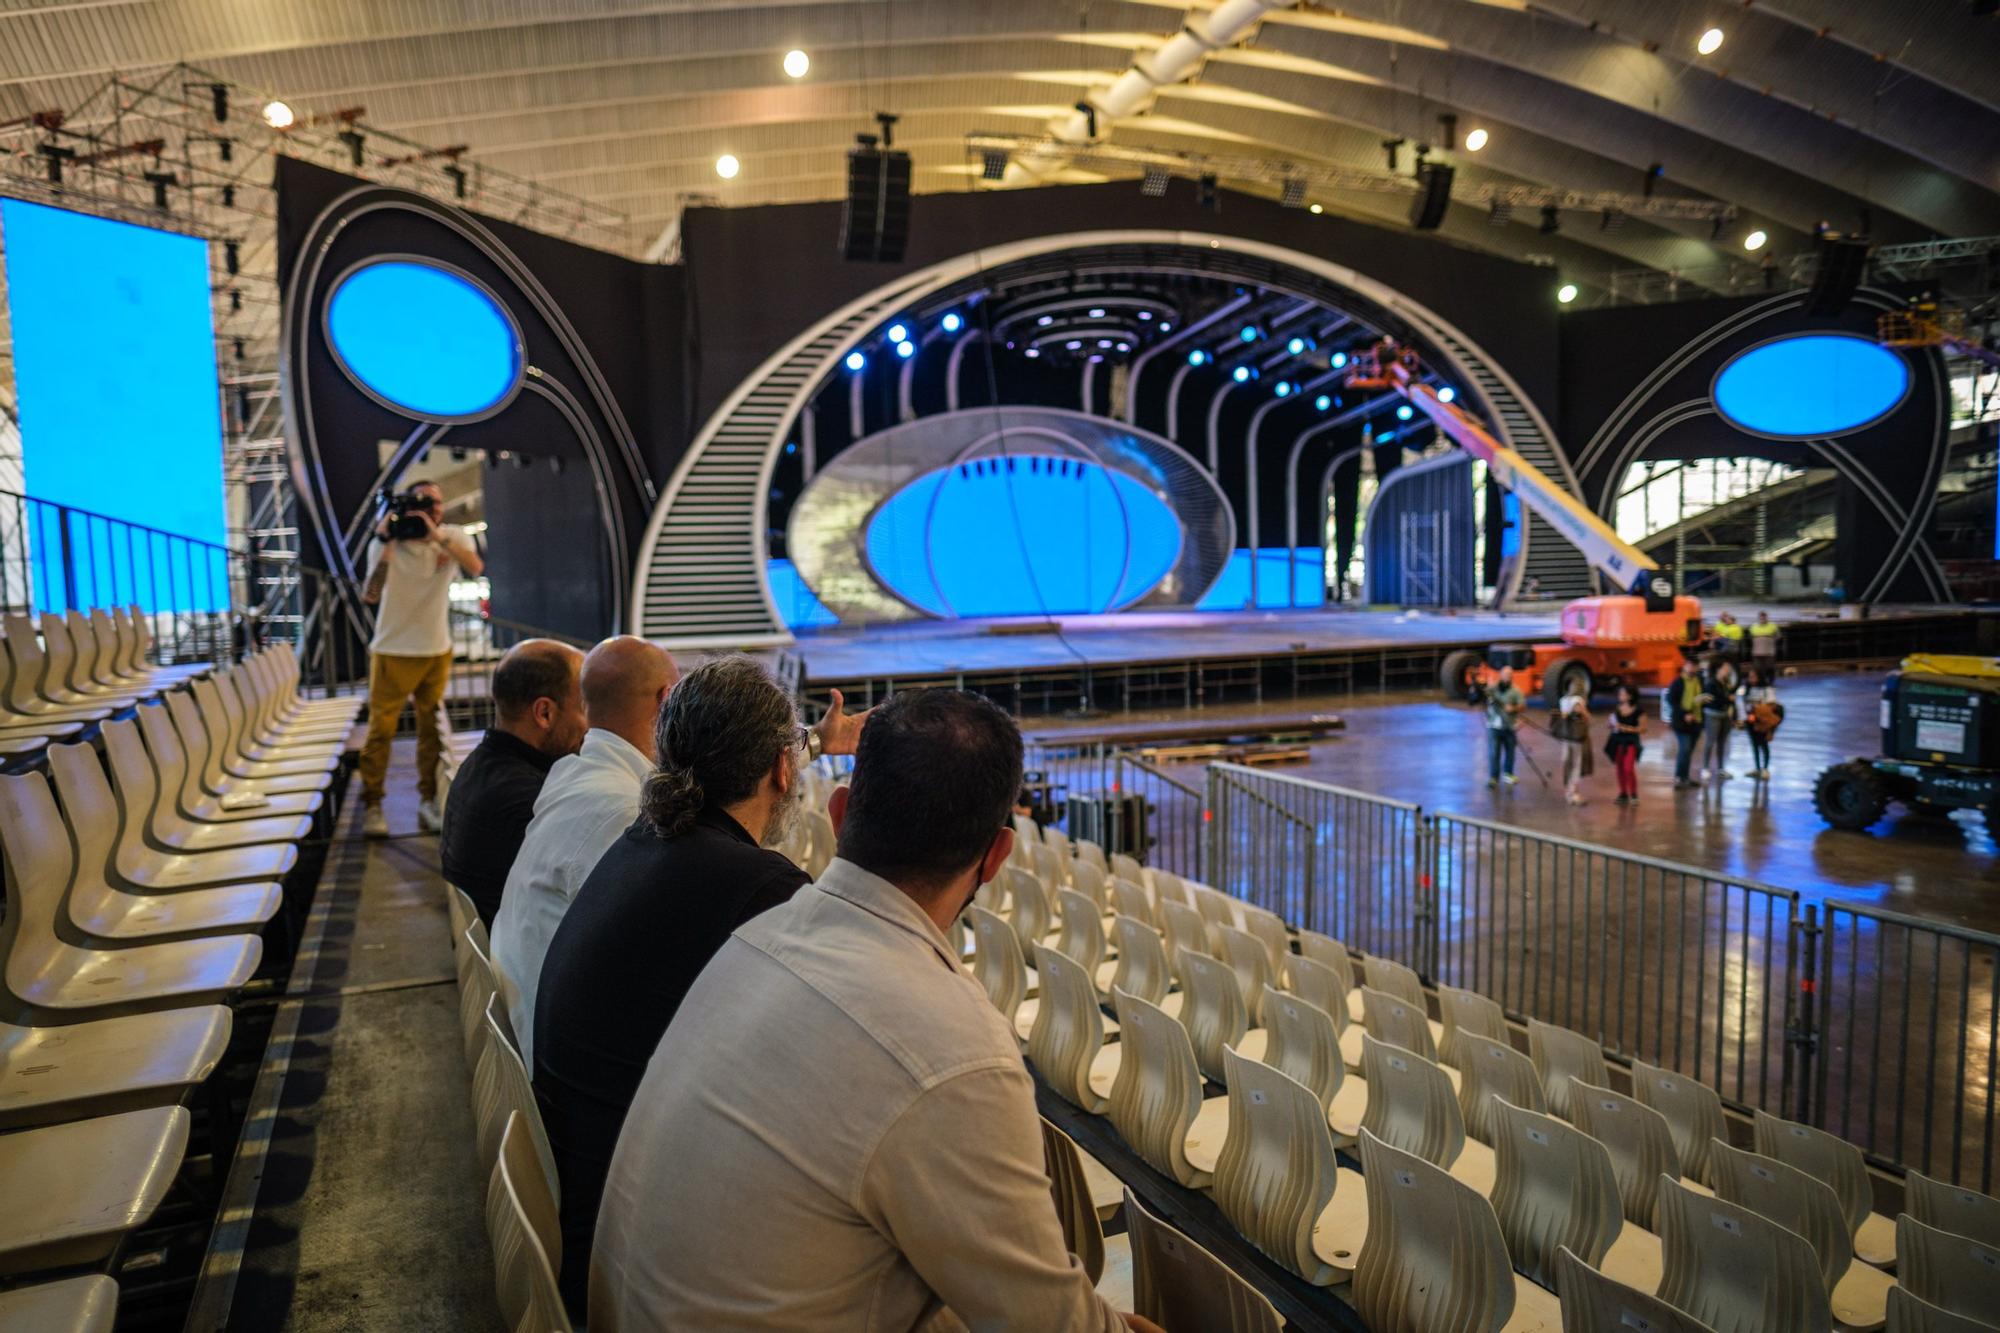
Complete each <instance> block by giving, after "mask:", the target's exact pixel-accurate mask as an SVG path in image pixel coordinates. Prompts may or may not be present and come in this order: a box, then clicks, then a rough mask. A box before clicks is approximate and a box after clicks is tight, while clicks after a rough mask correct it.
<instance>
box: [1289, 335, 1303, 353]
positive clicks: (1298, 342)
mask: <svg viewBox="0 0 2000 1333" xmlns="http://www.w3.org/2000/svg"><path fill="white" fill-rule="evenodd" d="M1285 350H1286V351H1287V352H1290V353H1291V354H1292V355H1293V356H1300V355H1302V354H1303V353H1304V352H1305V350H1306V340H1305V339H1304V338H1294V339H1292V340H1291V341H1290V342H1288V343H1286V344H1285Z"/></svg>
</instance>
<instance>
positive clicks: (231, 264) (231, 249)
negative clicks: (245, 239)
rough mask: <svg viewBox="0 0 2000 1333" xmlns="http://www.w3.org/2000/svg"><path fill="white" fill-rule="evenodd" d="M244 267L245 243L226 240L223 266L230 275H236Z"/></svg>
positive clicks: (223, 250) (223, 246) (223, 244)
mask: <svg viewBox="0 0 2000 1333" xmlns="http://www.w3.org/2000/svg"><path fill="white" fill-rule="evenodd" d="M242 267H243V243H242V242H241V241H224V242H223V243H222V268H223V271H224V272H226V273H228V274H229V276H230V277H232V278H233V277H235V276H236V274H237V272H238V271H239V270H240V269H241V268H242Z"/></svg>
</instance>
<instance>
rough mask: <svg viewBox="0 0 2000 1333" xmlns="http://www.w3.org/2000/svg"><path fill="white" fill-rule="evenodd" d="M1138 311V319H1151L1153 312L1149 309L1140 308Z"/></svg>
mask: <svg viewBox="0 0 2000 1333" xmlns="http://www.w3.org/2000/svg"><path fill="white" fill-rule="evenodd" d="M1138 313H1139V318H1140V319H1151V318H1152V317H1153V312H1152V311H1150V310H1141V311H1139V312H1138Z"/></svg>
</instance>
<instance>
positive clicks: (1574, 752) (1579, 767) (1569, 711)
mask: <svg viewBox="0 0 2000 1333" xmlns="http://www.w3.org/2000/svg"><path fill="white" fill-rule="evenodd" d="M1553 730H1554V732H1555V738H1556V739H1557V740H1558V741H1561V742H1562V754H1563V799H1564V800H1566V801H1568V802H1569V803H1570V804H1571V805H1582V804H1583V780H1584V779H1585V778H1587V777H1589V776H1590V774H1591V768H1592V765H1591V761H1590V687H1589V686H1588V685H1586V684H1585V683H1584V682H1583V679H1582V678H1581V677H1578V678H1576V679H1574V680H1572V681H1570V683H1569V693H1567V694H1565V695H1563V697H1562V701H1561V702H1560V703H1558V704H1557V705H1556V716H1555V726H1554V728H1553Z"/></svg>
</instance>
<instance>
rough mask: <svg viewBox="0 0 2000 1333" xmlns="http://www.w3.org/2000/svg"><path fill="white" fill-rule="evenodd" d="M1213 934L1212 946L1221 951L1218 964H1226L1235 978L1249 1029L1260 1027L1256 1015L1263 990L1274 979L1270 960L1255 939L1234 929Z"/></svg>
mask: <svg viewBox="0 0 2000 1333" xmlns="http://www.w3.org/2000/svg"><path fill="white" fill-rule="evenodd" d="M1214 934H1215V941H1216V945H1217V947H1219V948H1220V949H1221V950H1222V953H1221V955H1220V956H1221V958H1222V961H1223V962H1225V963H1227V964H1229V970H1230V971H1231V972H1232V973H1234V974H1235V976H1236V988H1237V990H1239V991H1241V992H1242V994H1243V1012H1244V1014H1245V1015H1247V1016H1248V1019H1249V1021H1250V1022H1251V1024H1252V1025H1254V1026H1258V1027H1261V1026H1263V1022H1264V1019H1263V1015H1262V1013H1261V1012H1260V1011H1261V1010H1262V1008H1263V1004H1264V990H1265V988H1266V987H1267V986H1269V985H1270V984H1271V983H1272V982H1273V981H1274V980H1275V979H1276V978H1275V976H1274V974H1273V973H1272V971H1271V956H1270V955H1269V954H1268V953H1266V952H1265V951H1264V946H1263V944H1262V943H1261V942H1260V941H1259V940H1258V939H1257V937H1256V936H1255V935H1251V934H1249V933H1247V932H1245V931H1241V930H1238V929H1236V928H1235V927H1234V926H1217V927H1216V928H1215V931H1214Z"/></svg>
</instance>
